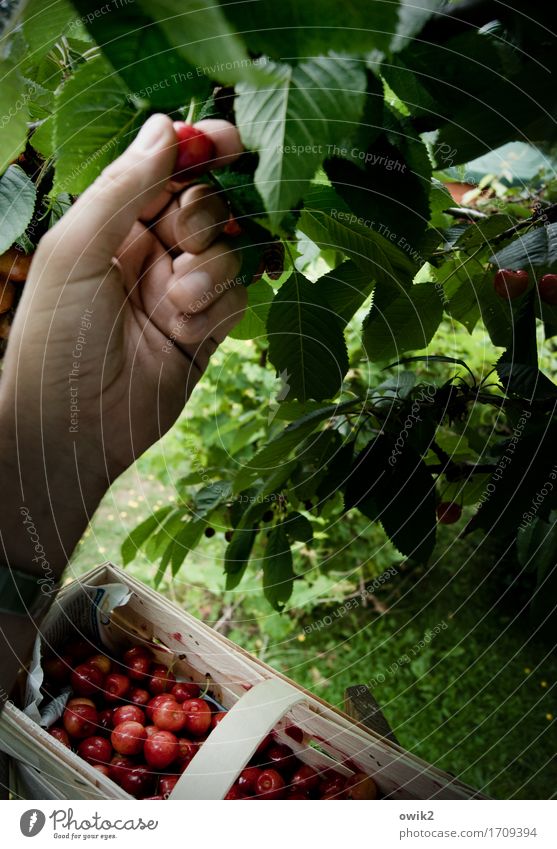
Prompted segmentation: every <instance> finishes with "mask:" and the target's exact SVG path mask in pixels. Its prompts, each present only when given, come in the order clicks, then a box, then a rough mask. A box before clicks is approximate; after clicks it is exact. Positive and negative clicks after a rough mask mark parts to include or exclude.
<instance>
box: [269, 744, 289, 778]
mask: <svg viewBox="0 0 557 849" xmlns="http://www.w3.org/2000/svg"><path fill="white" fill-rule="evenodd" d="M262 760H263V762H264V763H265V764H268V765H269V766H271V767H273V768H274V769H278V770H280V771H281V772H282V771H283V770H289V769H290V768H291V767H292V766H293V765H294V761H295V756H294V754H293V752H292V749H290V748H289V747H288V746H285V745H284V744H283V743H273V744H272V745H271V746H269V747H268V748H267V749H266V750H265V752H264V753H263V758H262Z"/></svg>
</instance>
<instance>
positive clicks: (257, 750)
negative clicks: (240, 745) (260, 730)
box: [255, 734, 273, 755]
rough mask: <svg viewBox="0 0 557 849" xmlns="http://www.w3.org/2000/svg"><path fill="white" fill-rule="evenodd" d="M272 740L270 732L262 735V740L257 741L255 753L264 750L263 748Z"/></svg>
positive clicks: (257, 753)
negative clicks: (264, 735)
mask: <svg viewBox="0 0 557 849" xmlns="http://www.w3.org/2000/svg"><path fill="white" fill-rule="evenodd" d="M272 742H273V737H272V734H267V735H266V737H263V739H262V741H261V742H260V743H259V745H258V747H257V749H256V750H255V754H256V755H260V754H261V752H264V751H265V749H266V748H267V747H268V746H270V745H271V743H272Z"/></svg>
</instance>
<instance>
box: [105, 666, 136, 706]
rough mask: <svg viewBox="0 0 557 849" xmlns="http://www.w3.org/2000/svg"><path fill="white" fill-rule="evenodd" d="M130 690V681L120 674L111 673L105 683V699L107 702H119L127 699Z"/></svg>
mask: <svg viewBox="0 0 557 849" xmlns="http://www.w3.org/2000/svg"><path fill="white" fill-rule="evenodd" d="M129 689H130V679H129V678H128V677H127V675H121V674H120V673H119V672H111V673H110V675H107V676H106V678H105V681H104V697H105V699H106V700H107V702H117V701H119V699H123V698H125V696H126V695H127V694H128V692H129Z"/></svg>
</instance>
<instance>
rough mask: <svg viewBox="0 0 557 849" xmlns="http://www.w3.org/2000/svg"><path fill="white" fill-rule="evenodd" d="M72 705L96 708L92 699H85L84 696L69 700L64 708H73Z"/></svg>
mask: <svg viewBox="0 0 557 849" xmlns="http://www.w3.org/2000/svg"><path fill="white" fill-rule="evenodd" d="M74 705H89V707H96V705H95V702H94V701H93V699H87V698H85V697H84V696H77V697H76V698H73V699H69V701H68V702H67V704H66V707H68V708H69V707H73V706H74Z"/></svg>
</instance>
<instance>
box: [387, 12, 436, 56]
mask: <svg viewBox="0 0 557 849" xmlns="http://www.w3.org/2000/svg"><path fill="white" fill-rule="evenodd" d="M442 6H444V3H443V0H420V2H419V3H416V0H399V8H398V21H397V24H396V29H395V33H394V36H393V38H392V39H391V43H390V49H391V50H392V51H397V50H402V49H403V48H404V47H406V46H407V45H408V42H409V41H410V40H411V39H412V38H414V36H416V35H417V34H418V33H419V32H420V30H421V29H422V27H423V25H424V24H425V22H426V21H427V20H428V18H430V17H431V16H432V14H433V13H434V12H435V11H437V10H438V9H440V8H441V7H442Z"/></svg>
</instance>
